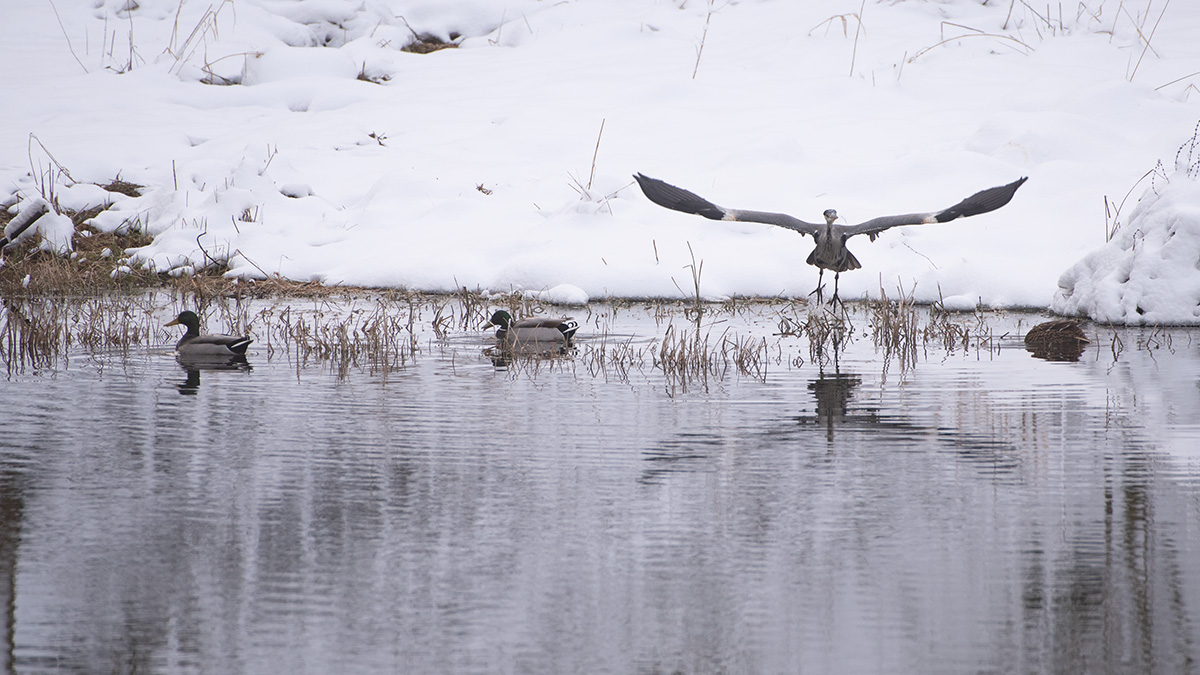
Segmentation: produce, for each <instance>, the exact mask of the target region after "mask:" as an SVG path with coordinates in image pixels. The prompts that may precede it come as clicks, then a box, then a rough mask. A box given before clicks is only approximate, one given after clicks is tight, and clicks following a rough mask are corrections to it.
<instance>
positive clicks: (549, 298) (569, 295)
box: [528, 284, 591, 306]
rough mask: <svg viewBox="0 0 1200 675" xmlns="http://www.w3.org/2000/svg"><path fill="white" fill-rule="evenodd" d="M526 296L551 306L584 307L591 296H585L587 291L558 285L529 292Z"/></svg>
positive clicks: (566, 285)
mask: <svg viewBox="0 0 1200 675" xmlns="http://www.w3.org/2000/svg"><path fill="white" fill-rule="evenodd" d="M528 295H530V296H531V297H534V298H537V299H538V300H541V301H542V302H548V303H550V304H552V305H573V306H582V305H586V304H587V303H588V300H591V296H589V295H588V294H587V291H585V290H583V289H582V288H580V287H578V286H573V285H571V284H559V285H557V286H555V287H554V288H551V289H549V290H545V291H530V292H529V293H528Z"/></svg>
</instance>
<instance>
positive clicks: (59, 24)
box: [49, 0, 89, 73]
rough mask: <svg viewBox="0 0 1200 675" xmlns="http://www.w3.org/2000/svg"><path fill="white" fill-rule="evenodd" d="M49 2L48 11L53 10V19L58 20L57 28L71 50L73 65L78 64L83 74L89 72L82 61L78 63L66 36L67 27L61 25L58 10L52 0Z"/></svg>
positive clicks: (73, 48)
mask: <svg viewBox="0 0 1200 675" xmlns="http://www.w3.org/2000/svg"><path fill="white" fill-rule="evenodd" d="M49 2H50V9H52V10H54V18H55V19H58V27H59V28H60V29H62V34H63V37H65V38H66V39H67V49H69V50H71V56H73V57H75V63H78V64H79V67H80V68H83V72H85V73H86V72H89V71H88V69H87V66H85V65H83V61H80V60H79V56H78V55H77V54H76V53H75V47H73V46H71V36H70V35H67V27H66V26H64V25H63V22H62V17H61V16H59V15H58V8H57V7H55V6H54V0H49Z"/></svg>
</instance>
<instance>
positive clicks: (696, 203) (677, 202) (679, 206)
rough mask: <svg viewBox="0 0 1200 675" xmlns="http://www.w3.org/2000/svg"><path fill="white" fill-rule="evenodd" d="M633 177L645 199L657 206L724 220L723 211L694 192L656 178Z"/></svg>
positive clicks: (636, 174) (638, 174)
mask: <svg viewBox="0 0 1200 675" xmlns="http://www.w3.org/2000/svg"><path fill="white" fill-rule="evenodd" d="M633 177H634V178H635V179H636V180H637V182H638V185H640V186H641V188H642V192H644V193H645V194H646V197H647V198H648V199H649V200H650V201H652V202H654V203H655V204H658V205H659V206H662V207H664V208H668V209H671V210H672V211H682V212H683V213H694V214H696V215H700V216H704V217H705V218H711V219H712V220H724V219H725V209H723V208H721V207H720V206H717V205H716V204H713V203H712V202H710V201H708V200H707V199H705V198H703V197H701V196H700V195H698V194H696V193H694V192H689V191H687V190H684V189H683V188H677V187H675V186H674V185H671V184H670V183H664V182H663V181H661V180H659V179H657V178H651V177H649V176H644V175H642V174H640V173H635V174H634V175H633Z"/></svg>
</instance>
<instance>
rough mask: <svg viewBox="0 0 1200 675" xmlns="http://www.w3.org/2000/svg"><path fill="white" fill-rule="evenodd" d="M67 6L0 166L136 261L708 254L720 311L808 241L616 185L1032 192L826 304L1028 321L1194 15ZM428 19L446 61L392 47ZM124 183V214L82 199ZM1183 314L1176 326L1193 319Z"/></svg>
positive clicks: (535, 271) (472, 283)
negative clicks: (988, 309)
mask: <svg viewBox="0 0 1200 675" xmlns="http://www.w3.org/2000/svg"><path fill="white" fill-rule="evenodd" d="M54 6H55V7H56V8H57V17H56V15H55V12H54V11H53V9H52V8H51V7H50V6H49V4H48V3H47V4H42V3H22V5H21V6H20V7H18V8H15V9H14V8H8V9H6V10H5V14H6V27H7V28H8V29H9V32H10V35H11V38H12V39H9V40H6V41H4V42H3V43H0V63H2V64H3V66H0V67H3V69H4V72H5V75H6V76H7V80H8V81H9V82H11V83H13V85H14V86H15V91H17V92H18V93H17V95H16V96H15V97H14V103H12V104H9V105H6V106H5V107H4V108H3V109H2V110H0V129H2V131H0V176H3V177H4V179H5V182H6V184H7V185H8V186H9V190H10V191H17V192H19V193H21V195H22V197H24V198H31V197H32V196H34V195H35V194H37V193H38V191H39V186H44V184H45V182H46V177H47V175H50V177H52V178H53V179H55V181H56V183H57V188H56V190H57V195H58V196H59V198H60V200H61V202H62V203H64V204H66V203H70V204H74V205H85V204H87V203H91V202H92V201H94V200H106V201H111V202H112V203H113V206H112V208H111V209H110V210H109V211H107V212H105V213H103V214H101V215H100V216H99V217H97V219H96V221H95V225H96V226H97V227H99V228H101V229H103V230H112V229H116V228H120V227H125V226H130V225H133V226H135V227H140V228H145V229H146V230H148V231H149V232H150V233H152V234H154V235H156V239H155V241H154V243H153V244H152V245H150V246H149V247H146V248H144V249H142V250H139V251H137V252H135V253H134V254H133V256H132V260H133V262H135V263H137V264H146V265H153V266H154V267H155V268H156V269H159V270H176V271H177V273H187V272H188V271H189V270H192V269H195V268H197V267H202V266H204V265H206V264H208V262H209V261H210V260H211V259H216V260H219V261H221V263H223V264H224V265H227V266H228V268H229V273H230V274H234V275H247V276H262V275H264V274H266V275H271V274H280V275H284V276H286V277H289V278H294V279H300V280H309V279H316V280H321V281H324V282H325V283H331V284H336V283H347V284H361V285H374V286H405V287H410V288H415V289H423V290H452V289H455V288H459V287H463V286H466V287H468V288H472V289H475V288H480V289H490V290H494V291H507V290H510V289H515V288H520V289H527V290H531V291H549V290H550V289H555V288H558V289H559V290H558V291H556V292H554V293H551V295H555V296H561V297H564V298H569V299H571V300H572V301H579V300H581V299H585V298H587V297H605V296H639V297H641V296H660V297H679V296H681V295H685V294H690V293H692V289H693V280H692V276H691V274H692V272H691V270H692V267H691V266H692V265H693V262H695V263H696V264H697V265H696V266H697V267H698V266H699V263H700V262H702V263H703V268H702V274H701V278H700V286H701V292H702V294H703V295H705V296H706V297H709V298H720V297H725V296H731V295H759V296H774V295H783V296H801V295H805V294H807V293H808V292H809V291H811V290H812V289H813V288H814V286H815V284H816V278H817V270H816V268H813V267H810V266H807V265H805V264H804V259H805V258H806V257H807V255H808V252H809V251H810V250H811V248H812V240H811V239H808V238H806V237H800V236H797V235H796V234H794V233H792V232H788V231H785V230H780V229H778V228H772V227H770V226H766V225H751V224H744V223H721V222H713V221H706V220H703V219H701V218H698V217H695V216H688V215H685V214H680V213H673V212H669V211H666V210H663V209H661V208H660V207H657V206H655V205H654V204H652V203H650V202H649V201H648V200H646V199H645V198H644V197H643V196H642V194H641V193H640V192H639V191H638V190H637V188H636V186H634V185H633V184H632V181H631V178H630V176H631V174H632V173H634V172H636V171H641V172H645V173H647V174H649V175H652V176H655V177H659V178H662V179H664V180H667V181H669V182H672V183H674V184H677V185H680V186H683V187H687V188H689V189H692V190H694V191H696V192H698V193H700V194H702V195H704V196H705V197H707V198H710V199H712V200H713V201H716V202H717V203H720V204H722V205H724V206H728V207H732V208H747V209H760V210H772V211H783V212H788V213H791V214H793V215H795V216H797V217H800V218H804V219H806V220H817V219H819V218H820V214H821V212H822V211H823V210H824V209H826V208H836V209H837V210H838V211H839V212H840V213H841V214H842V216H843V217H845V218H846V219H847V220H848V221H851V222H854V221H861V220H865V219H867V218H870V217H873V216H877V215H884V214H890V213H904V212H913V211H925V210H931V209H937V208H942V207H945V206H948V205H950V204H953V203H955V202H956V201H957V200H959V199H961V198H962V197H964V196H966V195H968V194H971V193H972V192H975V191H976V190H979V189H982V188H985V187H990V186H993V185H999V184H1003V183H1007V182H1010V181H1012V180H1013V179H1015V178H1017V177H1019V176H1024V175H1028V176H1029V177H1030V179H1029V182H1028V183H1027V184H1026V185H1025V186H1024V187H1022V189H1021V190H1020V191H1019V192H1018V194H1017V196H1016V198H1015V199H1014V200H1013V201H1012V203H1010V204H1009V205H1008V206H1005V207H1004V208H1002V209H1000V210H999V211H996V212H994V213H990V214H986V215H983V216H978V217H975V218H971V219H967V220H959V221H954V222H951V223H947V224H942V225H930V226H921V227H909V228H902V229H898V230H893V231H889V232H887V233H885V234H884V235H883V236H882V237H881V238H880V239H879V240H878V241H876V242H874V243H871V242H867V241H865V240H863V241H858V240H857V239H856V240H854V241H852V243H851V248H852V250H853V252H854V254H855V255H856V256H857V257H858V258H859V260H861V261H862V264H863V269H862V270H859V271H855V272H850V273H846V274H844V275H842V278H841V284H840V286H841V291H842V295H843V297H847V298H849V297H859V296H862V295H869V294H874V293H877V292H878V289H879V288H880V286H881V285H882V286H883V287H884V288H886V289H887V290H888V291H889V292H894V290H895V289H896V287H897V286H903V287H904V288H905V289H906V291H907V289H910V288H915V297H916V299H917V300H921V301H932V300H937V299H938V298H939V297H940V298H942V299H943V300H944V301H945V302H946V303H947V304H948V305H950V306H961V307H969V306H973V305H974V304H975V303H977V302H983V303H984V304H987V305H992V306H1035V307H1047V306H1050V305H1051V302H1052V300H1053V298H1054V293H1055V291H1056V290H1057V288H1058V279H1059V276H1060V275H1062V273H1063V271H1064V270H1066V269H1067V268H1068V267H1070V266H1071V265H1072V264H1074V263H1075V262H1076V261H1079V260H1080V259H1082V258H1084V257H1085V256H1086V255H1088V254H1089V253H1090V252H1092V251H1093V250H1094V249H1097V248H1098V247H1101V246H1103V245H1104V243H1105V241H1104V240H1105V221H1104V199H1105V196H1108V197H1109V199H1110V200H1112V199H1114V198H1115V197H1116V196H1117V195H1123V194H1125V192H1126V191H1128V189H1129V186H1131V185H1133V184H1135V183H1136V182H1137V180H1138V179H1139V177H1140V176H1141V175H1142V174H1143V173H1144V172H1145V171H1146V170H1147V168H1149V167H1151V166H1153V165H1154V163H1155V162H1156V161H1157V160H1158V159H1159V158H1160V157H1166V156H1170V155H1171V154H1172V153H1173V152H1174V150H1175V148H1176V147H1178V145H1179V144H1180V143H1181V142H1182V141H1183V140H1185V139H1186V138H1187V137H1188V136H1189V135H1190V134H1191V132H1192V127H1193V125H1194V124H1195V122H1196V120H1197V118H1200V106H1198V105H1197V102H1198V101H1200V92H1198V91H1197V89H1196V87H1197V85H1198V84H1200V76H1198V75H1197V71H1198V70H1200V67H1198V66H1197V64H1200V41H1197V40H1195V36H1196V35H1197V34H1200V7H1197V6H1196V5H1195V4H1192V3H1179V2H1176V3H1174V4H1169V5H1164V4H1163V3H1162V2H1158V1H1155V0H1151V1H1150V2H1148V3H1146V4H1144V5H1142V6H1138V7H1133V6H1131V5H1130V4H1129V3H1124V4H1123V5H1122V6H1121V7H1120V8H1118V7H1117V6H1116V5H1114V4H1113V3H1112V2H1104V1H1102V0H1089V1H1088V2H1083V3H1080V4H1079V5H1078V6H1077V7H1074V8H1067V7H1066V6H1064V7H1063V8H1062V13H1060V14H1059V15H1058V16H1042V15H1039V14H1038V13H1036V12H1035V11H1034V10H1033V9H1031V8H1030V5H1028V4H1026V3H1015V4H1014V5H1012V6H1011V7H1010V6H1009V4H1008V3H989V4H981V3H979V2H978V1H977V0H948V1H944V2H921V1H915V0H911V1H908V2H898V3H884V4H876V3H867V4H865V5H861V4H860V3H858V2H847V1H845V0H813V1H811V2H805V3H795V2H784V1H781V0H741V1H740V2H728V3H715V4H709V3H705V2H699V1H695V0H692V1H686V0H670V1H667V0H604V1H603V2H601V1H599V0H575V1H569V2H555V3H551V2H544V1H538V0H519V1H516V0H514V1H505V2H499V1H497V2H488V1H485V0H472V1H470V2H455V3H443V2H430V1H428V0H426V1H424V2H415V1H401V0H388V1H385V0H365V1H364V0H353V1H351V0H304V1H303V2H276V1H269V0H225V1H224V2H192V1H183V2H181V1H180V0H139V2H137V3H130V2H128V0H57V1H56V3H55V5H54ZM127 7H135V8H134V9H132V10H129V9H127ZM860 7H861V8H862V9H861V14H860ZM1164 9H1165V13H1163V14H1162V15H1161V21H1160V20H1159V19H1160V12H1163V10H1164ZM60 19H61V26H60ZM416 33H419V34H426V35H432V36H436V37H438V38H440V39H443V40H455V41H456V42H457V43H458V44H459V48H457V49H447V50H442V51H438V52H434V53H431V54H412V53H407V52H402V51H400V48H401V47H403V46H404V45H405V44H407V43H409V42H411V41H412V40H413V38H414V34H416ZM1141 36H1148V37H1149V39H1150V43H1149V46H1147V43H1146V40H1145V39H1144V38H1143V37H1141ZM18 64H19V65H18ZM85 71H86V72H85ZM205 82H217V83H233V84H230V85H229V86H217V85H215V84H205ZM602 127H603V133H601V128H602ZM30 134H35V135H36V139H37V141H38V142H31V140H30ZM43 146H44V148H43ZM51 153H52V155H53V158H52V159H51V157H50V154H51ZM60 168H61V169H65V170H66V171H68V172H69V176H68V175H63V172H62V171H61V170H60ZM117 175H119V176H120V177H121V178H122V179H123V180H128V181H132V182H135V183H138V184H141V185H144V186H145V189H144V190H143V194H142V196H140V197H125V196H121V195H112V194H110V193H104V194H97V191H96V190H95V186H94V185H86V184H87V183H105V182H108V181H110V180H111V179H112V178H113V177H114V176H117ZM74 181H78V184H74ZM1176 182H1179V181H1174V182H1173V183H1172V185H1174V184H1175V183H1176ZM1172 199H1173V200H1176V201H1178V203H1179V204H1181V205H1182V206H1183V207H1185V208H1190V207H1187V205H1188V204H1194V203H1195V202H1194V200H1195V199H1196V196H1195V193H1194V192H1189V193H1187V194H1179V195H1177V196H1175V197H1172ZM1173 203H1174V202H1173ZM60 234H61V233H60ZM1180 270H1182V268H1180ZM564 289H565V290H564ZM1186 300H1187V298H1182V297H1181V298H1179V299H1178V302H1176V301H1174V300H1172V302H1169V303H1163V304H1161V307H1163V308H1164V309H1163V310H1162V311H1163V312H1171V313H1172V314H1170V316H1171V317H1172V318H1171V319H1169V320H1171V321H1185V320H1187V321H1195V320H1196V319H1195V312H1194V306H1193V307H1192V309H1191V310H1188V312H1186V316H1185V313H1184V311H1183V306H1184V305H1185V304H1186ZM1054 306H1055V308H1056V309H1058V311H1065V308H1063V309H1059V308H1060V307H1061V305H1060V304H1059V303H1057V302H1056V304H1055V305H1054ZM1156 306H1159V305H1156ZM1167 307H1170V308H1171V309H1169V310H1168V309H1165V308H1167ZM1143 309H1145V308H1143ZM1071 311H1085V312H1086V311H1091V310H1090V309H1088V308H1087V307H1084V306H1083V305H1078V306H1076V307H1075V308H1074V309H1073V310H1071ZM1162 316H1164V317H1165V316H1167V314H1162ZM1164 320H1167V319H1164Z"/></svg>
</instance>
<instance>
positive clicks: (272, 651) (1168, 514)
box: [0, 306, 1200, 673]
mask: <svg viewBox="0 0 1200 675" xmlns="http://www.w3.org/2000/svg"><path fill="white" fill-rule="evenodd" d="M592 311H593V312H599V313H604V312H605V311H607V310H605V308H604V307H603V306H600V307H597V308H594V309H593V310H592ZM167 316H168V315H167V314H164V315H163V318H164V319H165V318H166V317H167ZM1037 320H1039V318H1038V317H1033V316H1023V317H1021V316H999V315H997V316H994V317H992V319H991V322H992V323H993V329H994V330H995V332H996V334H1001V333H1004V332H1005V331H1008V330H1010V329H1011V330H1013V332H1016V331H1017V329H1018V328H1019V327H1020V326H1024V327H1025V328H1027V327H1028V325H1030V323H1031V322H1036V321H1037ZM605 322H606V323H605V331H607V332H608V335H606V336H604V337H601V336H599V335H597V332H596V326H597V323H596V321H595V320H593V321H592V322H590V323H588V324H587V325H585V327H584V329H582V330H581V335H584V339H583V340H582V341H581V345H580V349H579V351H578V352H577V353H576V354H574V355H573V356H570V357H568V358H566V359H561V360H556V361H539V362H534V363H532V364H531V363H529V362H518V363H515V364H512V365H510V366H508V367H507V368H505V367H497V366H496V365H495V364H494V363H493V360H492V358H490V357H489V354H488V353H485V349H486V348H487V347H488V346H489V342H488V340H487V339H486V338H485V336H484V334H481V333H477V332H476V333H469V332H462V331H451V333H450V334H449V335H448V336H447V337H445V338H439V337H437V336H435V335H434V334H433V333H432V332H431V333H430V334H429V335H426V334H424V333H422V334H421V336H420V340H419V342H420V347H419V352H418V353H417V354H416V355H415V356H414V357H413V358H411V359H410V360H408V361H407V362H406V364H405V365H404V366H403V367H402V368H398V369H395V370H392V371H391V372H388V373H382V372H380V371H378V370H376V371H372V369H371V368H367V367H355V368H350V369H349V370H346V369H339V368H335V367H332V366H331V365H330V364H329V363H328V362H321V361H318V360H308V361H307V362H301V361H300V360H299V359H298V358H297V357H296V356H295V354H294V353H291V352H286V351H283V350H281V349H280V348H279V345H278V344H275V345H272V347H271V349H270V350H268V349H267V347H266V342H267V340H266V339H264V338H260V340H259V341H258V342H257V343H256V344H255V345H254V346H253V347H252V350H251V354H250V356H249V363H250V365H251V366H252V368H251V369H249V370H228V371H220V370H201V371H197V372H194V373H188V372H186V371H185V370H184V369H183V368H182V367H181V366H180V364H179V363H177V362H176V360H175V357H174V356H173V355H172V354H171V353H170V349H169V348H168V349H145V348H141V349H138V350H133V351H131V352H129V353H111V354H104V353H100V354H84V353H79V352H73V353H72V354H71V355H70V356H71V358H70V360H69V361H65V360H63V361H60V362H59V363H58V365H56V366H55V367H53V368H48V369H43V370H41V371H38V372H33V371H29V370H27V371H25V372H15V373H12V374H10V375H8V376H7V378H5V376H4V375H3V374H2V373H0V420H2V430H0V516H2V525H0V643H2V647H3V648H2V649H0V666H3V670H7V671H8V672H19V673H42V672H45V673H60V672H70V673H92V672H120V673H133V672H138V673H148V672H154V673H333V672H342V673H805V672H811V673H916V672H921V673H965V672H971V673H1066V672H1091V673H1104V672H1109V673H1151V672H1161V673H1188V672H1197V671H1198V670H1200V450H1198V449H1197V448H1200V340H1196V341H1195V343H1193V337H1197V338H1200V333H1192V332H1189V331H1187V330H1182V329H1181V330H1175V331H1172V332H1171V333H1169V334H1163V333H1161V332H1151V331H1139V330H1133V329H1129V330H1122V331H1119V332H1114V331H1112V330H1111V329H1107V328H1095V327H1091V328H1089V333H1091V334H1092V336H1093V337H1094V338H1098V339H1097V343H1096V344H1094V345H1093V346H1092V348H1091V349H1090V350H1089V351H1088V352H1086V353H1085V354H1084V356H1083V358H1082V359H1081V360H1080V361H1079V362H1077V363H1054V362H1047V361H1042V360H1038V359H1034V358H1032V357H1031V356H1030V354H1029V353H1027V352H1026V351H1025V350H1024V349H1023V348H1022V347H1021V344H1020V342H1019V340H1012V339H1000V340H995V341H993V343H992V344H993V348H991V349H987V348H984V349H978V348H976V349H972V350H968V351H958V352H954V353H946V352H945V351H942V350H938V349H935V348H932V347H930V348H923V349H922V350H921V354H920V358H919V359H918V362H917V364H916V366H915V367H914V368H911V369H908V370H906V371H904V372H901V371H900V369H899V368H898V367H897V364H896V362H895V360H894V359H885V358H884V356H885V354H884V353H883V352H881V351H879V350H877V349H876V348H875V347H874V346H873V344H872V340H871V338H870V337H869V336H868V335H866V333H868V332H869V331H870V328H869V323H870V320H869V318H868V317H866V316H865V314H861V313H860V314H859V315H858V316H856V317H855V318H854V322H855V325H856V327H857V330H856V333H857V337H856V339H855V340H854V341H853V342H852V343H851V344H849V345H848V346H847V347H846V348H845V349H843V350H842V352H841V353H840V354H839V355H838V359H837V360H836V362H834V361H832V360H828V361H826V363H825V364H824V365H817V364H815V363H813V361H812V359H811V354H810V352H809V348H808V346H807V345H808V343H807V340H806V339H804V338H799V337H796V338H789V337H780V336H776V335H772V333H773V332H775V331H776V330H777V327H778V324H779V310H777V309H772V308H770V307H764V308H759V309H752V310H750V311H746V312H744V313H742V314H738V315H733V316H729V315H722V316H711V317H709V318H706V319H705V323H704V326H705V327H704V328H703V332H704V333H705V334H706V335H711V336H712V341H713V342H716V341H717V340H718V338H719V336H722V335H725V336H729V335H734V336H749V337H753V338H754V339H757V340H761V341H765V342H763V344H767V345H768V347H767V348H766V350H765V353H767V354H769V357H761V355H760V357H761V358H762V360H763V361H764V363H765V364H766V368H767V370H766V375H765V377H754V376H752V375H748V374H744V373H739V372H738V370H737V369H736V368H734V367H728V368H727V369H726V371H725V372H724V373H723V376H718V375H713V374H710V376H709V377H708V379H707V381H705V380H704V379H695V380H692V381H691V382H681V381H680V379H679V378H678V377H675V376H670V375H669V374H668V373H665V372H664V371H663V369H662V368H661V367H657V366H655V365H654V359H653V357H652V355H651V354H650V351H651V350H656V349H659V348H660V347H661V345H662V341H663V340H664V337H665V331H666V330H667V326H668V325H670V324H671V322H673V323H674V324H677V325H679V326H680V327H684V328H686V327H687V326H688V325H689V324H688V322H687V321H686V320H685V319H683V318H682V317H675V318H674V319H669V320H668V321H667V322H666V323H664V321H663V320H662V318H661V317H658V318H655V316H653V312H651V311H649V310H646V311H642V310H638V309H632V310H630V309H623V310H622V311H621V312H618V313H617V315H616V316H615V317H611V316H608V317H606V318H605ZM212 323H213V322H212V321H210V324H212ZM211 327H213V328H219V327H220V326H219V325H212V326H211ZM1021 330H1023V329H1021ZM1114 336H1115V337H1118V338H1119V339H1120V346H1121V348H1120V349H1118V348H1117V347H1116V343H1115V342H1114V339H1113V338H1114ZM163 339H164V342H165V341H166V339H167V335H166V334H165V333H164V335H163ZM622 344H623V345H624V347H623V348H624V349H627V350H634V351H637V350H641V351H640V353H641V357H640V363H633V362H632V361H631V362H630V364H626V366H627V367H624V368H621V367H618V366H617V365H615V361H616V360H617V357H618V356H619V351H618V348H619V346H620V345H622ZM269 352H270V353H269ZM1118 352H1119V353H1118ZM598 355H607V358H608V359H609V361H608V362H606V363H604V364H601V363H600V361H601V359H599V358H598Z"/></svg>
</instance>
